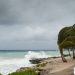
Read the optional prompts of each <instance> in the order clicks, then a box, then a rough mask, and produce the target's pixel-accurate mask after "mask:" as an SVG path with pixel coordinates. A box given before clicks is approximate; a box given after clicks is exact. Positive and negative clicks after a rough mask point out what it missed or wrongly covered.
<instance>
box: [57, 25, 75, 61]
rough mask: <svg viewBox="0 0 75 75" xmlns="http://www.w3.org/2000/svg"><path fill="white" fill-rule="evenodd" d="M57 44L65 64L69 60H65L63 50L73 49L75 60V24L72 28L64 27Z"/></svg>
mask: <svg viewBox="0 0 75 75" xmlns="http://www.w3.org/2000/svg"><path fill="white" fill-rule="evenodd" d="M57 43H58V46H59V49H60V53H61V57H62V60H63V61H64V62H66V61H67V60H66V59H65V58H64V55H63V49H73V58H75V53H74V48H75V24H74V25H73V26H70V27H64V28H62V29H61V30H60V32H59V34H58V42H57Z"/></svg>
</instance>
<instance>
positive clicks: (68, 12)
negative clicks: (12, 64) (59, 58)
mask: <svg viewBox="0 0 75 75" xmlns="http://www.w3.org/2000/svg"><path fill="white" fill-rule="evenodd" d="M74 23H75V0H0V49H7V50H8V49H9V50H10V49H11V50H13V49H14V50H16V49H19V50H25V49H52V50H53V49H58V46H57V35H58V32H59V31H60V29H61V28H63V27H64V26H70V25H73V24H74Z"/></svg>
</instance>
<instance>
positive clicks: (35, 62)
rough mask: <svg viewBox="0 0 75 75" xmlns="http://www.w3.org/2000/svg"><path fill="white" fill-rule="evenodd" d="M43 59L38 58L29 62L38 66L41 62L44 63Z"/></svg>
mask: <svg viewBox="0 0 75 75" xmlns="http://www.w3.org/2000/svg"><path fill="white" fill-rule="evenodd" d="M42 60H43V59H41V58H39V59H38V58H36V59H31V60H29V61H30V62H31V63H32V64H38V63H40V62H41V61H42Z"/></svg>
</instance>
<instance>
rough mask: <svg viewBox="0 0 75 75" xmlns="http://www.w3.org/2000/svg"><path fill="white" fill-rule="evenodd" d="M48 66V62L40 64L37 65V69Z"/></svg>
mask: <svg viewBox="0 0 75 75" xmlns="http://www.w3.org/2000/svg"><path fill="white" fill-rule="evenodd" d="M46 64H47V62H45V63H40V64H37V65H36V66H37V67H44V66H46Z"/></svg>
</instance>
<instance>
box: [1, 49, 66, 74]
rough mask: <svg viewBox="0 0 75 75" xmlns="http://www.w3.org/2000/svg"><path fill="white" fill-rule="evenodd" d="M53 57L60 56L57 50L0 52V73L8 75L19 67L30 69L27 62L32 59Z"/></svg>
mask: <svg viewBox="0 0 75 75" xmlns="http://www.w3.org/2000/svg"><path fill="white" fill-rule="evenodd" d="M66 53H67V52H66ZM55 56H60V52H59V50H0V73H1V74H2V75H8V74H9V73H12V72H15V71H16V70H17V69H19V68H21V67H32V66H33V65H34V64H31V62H29V60H31V59H34V58H48V57H55Z"/></svg>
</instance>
